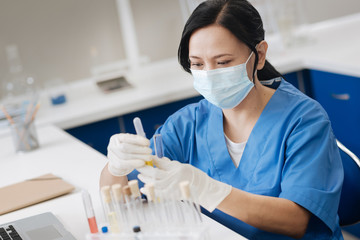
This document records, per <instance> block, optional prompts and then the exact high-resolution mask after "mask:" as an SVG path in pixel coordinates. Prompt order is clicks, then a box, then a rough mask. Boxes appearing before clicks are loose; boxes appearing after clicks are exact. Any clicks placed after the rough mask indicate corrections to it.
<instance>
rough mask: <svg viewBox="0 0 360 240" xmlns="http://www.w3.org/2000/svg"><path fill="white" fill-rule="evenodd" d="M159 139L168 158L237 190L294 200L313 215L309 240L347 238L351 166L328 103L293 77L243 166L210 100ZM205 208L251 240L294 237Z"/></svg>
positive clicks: (173, 120)
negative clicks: (346, 182)
mask: <svg viewBox="0 0 360 240" xmlns="http://www.w3.org/2000/svg"><path fill="white" fill-rule="evenodd" d="M156 134H161V135H162V139H163V145H164V154H165V156H166V157H168V158H170V159H172V160H177V161H180V162H183V163H189V164H191V165H193V166H195V167H197V168H199V169H201V170H202V171H204V172H205V173H207V174H208V175H209V176H210V177H212V178H214V179H216V180H219V181H222V182H225V183H227V184H230V185H231V186H233V187H235V188H238V189H241V190H244V191H247V192H250V193H254V194H260V195H264V196H273V197H280V198H285V199H289V200H291V201H293V202H295V203H297V204H299V205H301V206H303V207H304V208H306V209H307V210H309V211H310V212H311V213H312V217H311V219H310V222H309V225H308V228H307V232H306V234H305V236H304V237H303V238H302V239H343V238H342V235H341V230H340V227H339V218H338V216H337V210H338V205H339V199H340V193H341V187H342V182H343V168H342V162H341V158H340V155H339V151H338V148H337V145H336V142H335V137H334V134H333V131H332V129H331V124H330V120H329V118H328V116H327V114H326V112H325V111H324V109H323V108H322V107H321V106H320V104H318V103H317V102H316V101H314V100H312V99H311V98H309V97H307V96H306V95H304V94H303V93H301V92H300V91H299V90H297V89H296V88H295V87H293V86H292V85H291V84H289V83H288V82H286V81H285V80H281V82H280V85H279V86H278V87H277V89H276V91H275V93H274V95H273V96H272V98H271V99H270V101H269V102H268V104H267V105H266V107H265V108H264V110H263V112H262V114H261V116H260V118H259V119H258V121H257V123H256V125H255V126H254V128H253V130H252V132H251V134H250V136H249V139H248V141H247V144H246V147H245V150H244V153H243V156H242V158H241V161H240V164H239V166H238V167H235V165H234V164H233V162H232V160H231V158H230V155H229V152H228V149H227V146H226V143H225V137H224V129H223V114H222V110H221V109H220V108H218V107H216V106H214V105H212V104H211V103H209V102H208V101H206V100H201V101H200V102H198V103H195V104H191V105H188V106H186V107H184V108H182V109H181V110H179V111H177V112H176V113H175V114H173V115H172V116H170V117H169V118H168V119H167V121H166V122H165V124H164V125H163V126H162V127H160V128H159V129H158V130H157V132H156ZM242 207H246V206H242ZM203 211H204V213H205V214H207V215H208V216H210V217H211V218H213V219H215V220H217V221H218V222H220V223H222V224H223V225H225V226H227V227H229V228H231V229H232V230H234V231H236V232H238V233H240V234H241V235H243V236H245V237H247V238H249V239H290V238H289V237H286V236H282V235H278V234H273V233H269V232H265V231H262V230H260V229H257V228H255V227H252V226H250V225H248V224H246V223H244V222H242V221H240V220H238V219H236V218H234V217H231V216H229V215H227V214H225V213H223V212H221V211H219V210H217V209H216V210H215V211H214V212H212V213H209V212H207V211H206V210H204V209H203Z"/></svg>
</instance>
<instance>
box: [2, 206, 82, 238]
mask: <svg viewBox="0 0 360 240" xmlns="http://www.w3.org/2000/svg"><path fill="white" fill-rule="evenodd" d="M0 240H76V239H75V238H74V236H73V235H71V233H70V232H68V231H67V230H66V229H65V228H64V226H63V225H62V224H61V222H60V221H59V220H58V219H57V218H56V217H55V215H54V214H52V213H51V212H46V213H42V214H38V215H34V216H31V217H27V218H23V219H19V220H16V221H14V222H10V223H6V224H2V225H0Z"/></svg>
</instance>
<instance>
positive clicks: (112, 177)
mask: <svg viewBox="0 0 360 240" xmlns="http://www.w3.org/2000/svg"><path fill="white" fill-rule="evenodd" d="M267 48H268V45H267V43H266V41H264V30H263V24H262V21H261V18H260V15H259V13H258V12H257V11H256V9H255V8H254V7H253V6H252V5H251V4H250V3H249V2H247V1H246V0H209V1H206V2H204V3H202V4H200V6H199V7H198V8H197V9H195V11H194V12H193V14H192V15H191V16H190V18H189V20H188V22H187V23H186V25H185V28H184V31H183V34H182V39H181V43H180V47H179V52H178V53H179V61H180V64H181V65H182V67H183V68H184V69H185V71H188V72H191V73H192V75H193V77H194V87H195V89H196V90H197V91H198V92H199V93H200V94H201V95H203V96H204V98H205V100H202V101H200V102H199V103H196V104H192V105H189V106H186V107H184V108H183V109H181V110H179V111H178V112H176V113H175V114H173V115H172V116H170V117H169V118H168V120H167V121H166V122H165V124H164V125H163V126H162V127H160V128H159V129H158V130H157V133H160V134H161V135H162V138H163V143H164V152H165V156H166V157H164V158H161V159H159V158H156V157H154V156H152V155H151V152H152V150H151V148H150V147H149V145H150V141H148V140H147V139H145V138H142V137H140V136H136V135H130V134H118V135H114V136H113V137H112V138H111V139H110V143H109V147H108V151H109V152H108V157H109V168H108V167H106V168H104V170H103V173H102V182H101V184H109V183H113V182H117V181H120V182H121V181H122V182H123V184H124V183H125V182H126V178H125V177H124V176H126V175H127V174H129V173H130V172H131V171H132V170H133V169H134V168H136V169H137V170H138V171H139V172H140V173H141V174H140V175H139V176H138V177H139V179H140V180H141V181H143V182H145V183H148V182H154V183H155V188H156V190H157V191H162V192H164V193H165V194H171V193H172V192H173V189H175V188H176V186H178V183H179V182H181V181H184V180H188V181H190V183H191V184H192V187H193V189H194V193H195V195H196V196H195V198H196V199H197V201H198V202H199V203H200V204H201V206H202V207H203V208H205V209H206V210H207V211H205V210H204V212H205V214H208V215H209V216H210V217H212V218H214V219H215V220H217V221H219V222H221V223H222V224H224V225H226V226H228V227H229V228H231V229H233V230H234V231H236V232H238V233H240V234H242V235H243V236H245V237H247V238H249V239H290V238H297V239H300V238H301V239H342V235H341V230H340V227H339V219H338V216H337V209H338V204H339V198H340V192H341V186H342V181H343V170H342V164H341V159H340V155H339V152H338V149H337V146H336V143H335V137H334V135H333V132H332V129H331V125H330V121H329V119H328V116H327V115H326V113H325V111H324V110H323V109H322V108H321V106H320V105H319V104H318V103H317V102H315V101H314V100H312V99H310V98H308V97H307V96H305V95H304V94H302V93H301V92H299V91H298V90H297V89H295V88H294V87H293V86H292V85H290V84H289V83H287V82H286V81H285V80H284V79H282V78H281V75H280V74H279V73H278V72H277V71H276V70H275V69H274V68H273V67H272V66H271V65H270V64H269V63H268V62H267V61H266V52H267ZM260 80H261V81H260ZM265 80H266V81H265ZM151 159H153V160H154V162H155V164H156V166H157V168H152V167H149V166H144V161H148V160H151ZM171 160H176V161H171ZM109 170H110V172H109ZM154 176H155V179H154Z"/></svg>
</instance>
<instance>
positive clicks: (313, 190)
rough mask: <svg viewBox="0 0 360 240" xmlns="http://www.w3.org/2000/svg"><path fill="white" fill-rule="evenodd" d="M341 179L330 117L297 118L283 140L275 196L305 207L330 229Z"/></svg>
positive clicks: (333, 223)
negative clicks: (278, 194) (277, 186)
mask: <svg viewBox="0 0 360 240" xmlns="http://www.w3.org/2000/svg"><path fill="white" fill-rule="evenodd" d="M314 114H315V115H318V114H316V113H314ZM312 115H313V114H312ZM315 118H316V117H315ZM342 183H343V168H342V162H341V158H340V154H339V150H338V147H337V145H336V141H335V137H334V134H333V132H332V129H331V125H330V121H329V120H327V119H326V118H320V119H319V118H317V119H314V117H310V119H309V117H308V119H306V117H304V118H301V119H300V120H299V121H298V123H297V124H296V126H295V127H294V128H293V130H292V131H291V134H290V135H289V137H288V138H287V140H286V152H285V163H284V167H283V171H282V181H281V191H282V192H281V193H280V196H279V197H281V198H285V199H289V200H291V201H293V202H295V203H297V204H299V205H301V206H302V207H304V208H306V209H307V210H309V211H310V212H311V213H312V214H313V215H315V216H316V217H318V218H319V219H320V220H321V221H322V222H324V223H325V224H326V225H327V226H328V227H329V228H330V230H331V231H332V232H334V230H335V227H336V224H337V210H338V205H339V201H340V194H341V187H342Z"/></svg>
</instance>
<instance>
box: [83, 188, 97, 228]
mask: <svg viewBox="0 0 360 240" xmlns="http://www.w3.org/2000/svg"><path fill="white" fill-rule="evenodd" d="M81 195H82V199H83V203H84V208H85V212H86V217H87V219H88V223H89V228H90V232H91V233H98V232H99V230H98V226H97V223H96V218H95V213H94V208H93V205H92V202H91V197H90V194H89V192H88V191H86V190H83V191H82V194H81Z"/></svg>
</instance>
